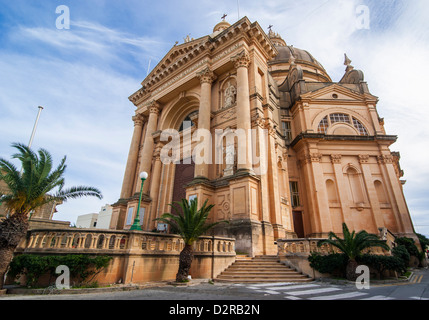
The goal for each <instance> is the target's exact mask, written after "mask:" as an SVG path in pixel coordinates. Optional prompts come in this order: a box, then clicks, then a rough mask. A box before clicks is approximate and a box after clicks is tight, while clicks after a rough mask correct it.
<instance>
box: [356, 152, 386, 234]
mask: <svg viewBox="0 0 429 320" xmlns="http://www.w3.org/2000/svg"><path fill="white" fill-rule="evenodd" d="M359 163H360V165H361V167H362V173H363V178H364V181H365V185H366V190H367V192H368V197H369V202H370V204H371V210H372V215H373V217H374V227H375V228H374V230H370V231H372V233H377V232H378V228H382V227H384V220H383V216H382V214H381V209H380V204H379V202H378V198H377V191H376V190H375V186H374V181H373V180H372V174H371V167H370V165H369V155H359ZM367 230H368V229H367Z"/></svg>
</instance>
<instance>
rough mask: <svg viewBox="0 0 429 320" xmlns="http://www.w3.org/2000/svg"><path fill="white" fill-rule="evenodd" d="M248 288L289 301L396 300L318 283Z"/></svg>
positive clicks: (278, 284)
mask: <svg viewBox="0 0 429 320" xmlns="http://www.w3.org/2000/svg"><path fill="white" fill-rule="evenodd" d="M246 288H247V289H250V290H253V291H254V292H260V293H261V294H270V295H283V297H284V299H287V300H394V298H390V297H386V296H382V295H375V296H371V295H370V293H368V292H365V291H362V290H357V289H355V290H353V289H351V288H348V289H345V288H344V287H340V286H335V285H326V284H325V285H321V284H317V283H311V284H310V283H309V284H296V283H269V284H268V283H264V284H252V285H246Z"/></svg>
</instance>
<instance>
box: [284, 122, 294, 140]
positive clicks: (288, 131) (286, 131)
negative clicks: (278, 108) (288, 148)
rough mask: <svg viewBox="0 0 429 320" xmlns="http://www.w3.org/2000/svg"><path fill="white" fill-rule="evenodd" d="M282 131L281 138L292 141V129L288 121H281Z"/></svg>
mask: <svg viewBox="0 0 429 320" xmlns="http://www.w3.org/2000/svg"><path fill="white" fill-rule="evenodd" d="M282 130H283V136H284V137H285V139H286V141H289V142H290V141H292V129H291V125H290V121H282Z"/></svg>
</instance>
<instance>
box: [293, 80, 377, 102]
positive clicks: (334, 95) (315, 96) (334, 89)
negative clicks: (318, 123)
mask: <svg viewBox="0 0 429 320" xmlns="http://www.w3.org/2000/svg"><path fill="white" fill-rule="evenodd" d="M358 89H359V88H358V85H347V84H345V85H343V84H337V83H334V84H331V85H328V86H324V87H321V88H318V89H315V90H313V91H310V92H306V93H305V94H302V95H301V99H306V100H312V101H314V100H323V101H326V100H330V101H333V100H338V101H350V102H352V101H362V100H374V101H376V100H377V99H378V98H377V97H376V96H373V95H372V94H369V93H361V92H359V91H358Z"/></svg>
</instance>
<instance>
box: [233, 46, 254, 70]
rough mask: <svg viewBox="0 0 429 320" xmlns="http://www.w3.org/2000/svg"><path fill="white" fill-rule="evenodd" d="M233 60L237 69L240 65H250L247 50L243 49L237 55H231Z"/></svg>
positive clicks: (246, 66) (245, 66)
mask: <svg viewBox="0 0 429 320" xmlns="http://www.w3.org/2000/svg"><path fill="white" fill-rule="evenodd" d="M231 61H232V62H234V67H235V68H236V69H238V68H240V67H244V68H248V67H249V65H250V57H249V54H248V53H247V52H246V51H244V50H243V51H241V52H240V53H238V54H237V55H235V56H233V57H231Z"/></svg>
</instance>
